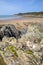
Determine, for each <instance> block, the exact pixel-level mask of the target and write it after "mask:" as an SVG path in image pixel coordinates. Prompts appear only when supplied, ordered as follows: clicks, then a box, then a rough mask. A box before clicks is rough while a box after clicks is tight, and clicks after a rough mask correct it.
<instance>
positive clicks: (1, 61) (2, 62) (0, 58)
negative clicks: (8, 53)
mask: <svg viewBox="0 0 43 65" xmlns="http://www.w3.org/2000/svg"><path fill="white" fill-rule="evenodd" d="M0 65H7V64H6V63H5V62H4V60H3V58H2V56H0Z"/></svg>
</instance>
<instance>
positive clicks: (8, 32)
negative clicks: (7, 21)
mask: <svg viewBox="0 0 43 65" xmlns="http://www.w3.org/2000/svg"><path fill="white" fill-rule="evenodd" d="M4 36H7V37H15V38H16V39H18V38H20V37H21V36H20V31H18V30H17V29H16V27H15V26H14V25H4V26H2V28H1V29H0V40H2V38H3V37H4Z"/></svg>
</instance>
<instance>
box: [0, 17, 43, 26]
mask: <svg viewBox="0 0 43 65" xmlns="http://www.w3.org/2000/svg"><path fill="white" fill-rule="evenodd" d="M23 22H33V23H36V22H43V18H31V19H11V20H0V25H1V24H13V25H14V24H15V23H20V24H21V23H23Z"/></svg>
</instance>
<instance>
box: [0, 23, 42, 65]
mask: <svg viewBox="0 0 43 65" xmlns="http://www.w3.org/2000/svg"><path fill="white" fill-rule="evenodd" d="M10 26H11V25H9V27H8V25H7V26H3V27H2V28H1V31H2V32H3V31H5V32H6V33H5V32H4V34H3V33H2V34H3V36H1V37H3V38H2V41H0V55H1V57H2V58H3V59H2V61H1V59H0V61H1V62H0V64H1V63H2V62H3V63H6V64H7V65H43V29H42V27H43V26H42V25H39V24H29V25H28V27H27V30H26V29H25V30H26V31H25V30H24V29H22V30H23V31H24V32H23V31H22V30H20V32H22V34H21V35H19V36H21V38H19V36H18V34H17V32H15V31H18V30H17V29H16V30H15V28H14V29H12V28H13V27H12V26H11V27H10ZM5 27H7V28H6V29H5ZM10 29H11V30H10ZM6 30H7V31H6ZM14 30H15V31H14ZM11 31H13V33H14V35H16V34H17V35H16V36H17V37H15V36H12V32H11ZM25 32H26V33H25ZM18 33H19V32H18ZM17 38H18V40H17ZM3 60H4V61H3Z"/></svg>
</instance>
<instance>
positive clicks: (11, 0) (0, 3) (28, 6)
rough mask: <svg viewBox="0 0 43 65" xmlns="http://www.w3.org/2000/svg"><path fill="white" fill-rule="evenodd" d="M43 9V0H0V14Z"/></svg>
mask: <svg viewBox="0 0 43 65" xmlns="http://www.w3.org/2000/svg"><path fill="white" fill-rule="evenodd" d="M35 11H43V0H0V15H12V14H16V13H21V12H35Z"/></svg>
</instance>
